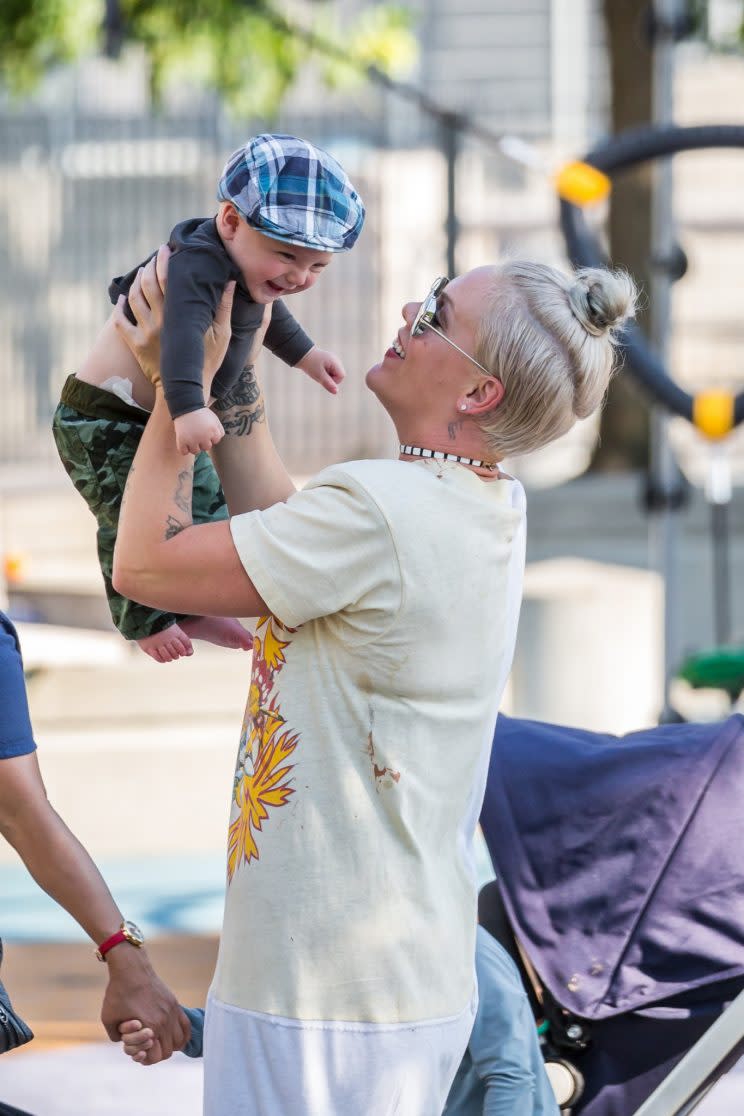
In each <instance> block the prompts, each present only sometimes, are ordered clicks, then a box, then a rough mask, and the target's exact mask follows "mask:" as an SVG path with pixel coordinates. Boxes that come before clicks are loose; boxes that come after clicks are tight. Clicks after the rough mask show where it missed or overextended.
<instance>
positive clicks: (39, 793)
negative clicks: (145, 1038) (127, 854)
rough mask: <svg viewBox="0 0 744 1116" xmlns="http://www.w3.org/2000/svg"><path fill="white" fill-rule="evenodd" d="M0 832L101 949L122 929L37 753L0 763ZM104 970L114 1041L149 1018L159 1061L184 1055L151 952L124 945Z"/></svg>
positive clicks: (180, 1030) (174, 1008) (174, 1009)
mask: <svg viewBox="0 0 744 1116" xmlns="http://www.w3.org/2000/svg"><path fill="white" fill-rule="evenodd" d="M0 833H2V835H3V837H5V838H6V840H7V841H8V842H9V843H10V844H11V845H12V846H13V848H14V849H15V850H16V852H17V853H18V854H19V856H20V857H21V859H22V861H23V863H24V864H25V865H26V867H27V868H28V870H29V872H30V873H31V875H32V876H33V878H34V879H35V880H36V882H37V883H38V884H39V886H40V887H42V888H43V889H44V891H46V892H47V894H48V895H50V896H51V897H52V899H54V900H55V901H56V902H57V903H59V904H60V906H62V907H64V908H65V910H66V911H68V912H69V913H70V914H71V915H72V917H73V918H74V919H75V921H76V922H77V923H79V925H80V926H81V927H82V928H83V930H85V932H86V934H88V936H89V937H90V938H91V940H92V941H93V942H95V943H96V944H100V943H101V942H102V941H104V940H105V939H106V938H108V937H110V936H111V934H114V933H115V932H116V931H117V930H118V929H119V926H120V924H121V921H122V916H121V912H120V911H119V908H118V907H117V905H116V903H115V902H114V900H113V898H112V896H111V893H110V891H109V889H108V888H107V886H106V884H105V882H104V880H103V878H102V876H101V874H100V872H99V871H98V869H97V868H96V866H95V864H94V863H93V861H92V860H91V858H90V856H89V855H88V853H87V852H86V851H85V849H84V848H83V846H82V845H81V844H80V842H79V841H78V840H77V838H76V837H75V836H74V835H73V834H72V833H71V832H70V830H69V829H68V828H67V826H66V825H65V823H64V822H63V821H62V819H61V818H60V816H59V815H58V814H57V813H56V812H55V810H53V809H52V806H51V805H50V803H49V800H48V799H47V796H46V790H45V788H44V783H43V780H42V777H41V772H40V771H39V765H38V762H37V759H36V753H35V752H30V753H28V754H27V755H22V756H14V757H11V758H6V759H1V760H0ZM92 963H94V964H95V962H94V961H93V960H92ZM106 967H107V974H108V987H107V989H106V994H105V997H104V1002H103V1009H102V1012H101V1019H102V1021H103V1024H104V1026H105V1027H106V1030H107V1032H108V1034H109V1037H110V1038H112V1039H114V1040H118V1039H119V1033H118V1024H119V1023H120V1022H121V1021H122V1020H123V1019H129V1018H132V1017H136V1018H138V1019H145V1018H147V1019H148V1020H151V1023H150V1024H149V1025H150V1026H151V1027H152V1029H153V1031H154V1032H155V1034H156V1035H157V1036H158V1039H159V1052H160V1056H161V1057H166V1058H167V1057H169V1056H170V1055H171V1054H172V1053H173V1051H174V1050H180V1049H181V1047H182V1046H183V1044H184V1042H185V1041H186V1040H187V1038H188V1023H187V1021H186V1020H185V1019H184V1017H183V1013H182V1012H181V1010H180V1008H179V1007H178V1002H177V1001H176V999H175V997H174V996H173V994H172V993H171V992H170V991H169V990H168V989H167V988H166V986H165V985H164V984H163V983H162V981H161V980H160V979H159V978H158V977H157V976H156V974H155V972H154V971H153V969H152V967H151V965H150V961H149V959H148V957H147V953H146V952H145V950H144V949H143V948H139V949H137V948H134V947H133V946H131V945H128V944H127V943H122V944H121V945H118V946H116V947H115V948H114V949H112V950H110V951H109V952H108V953H107V954H106Z"/></svg>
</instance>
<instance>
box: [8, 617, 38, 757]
mask: <svg viewBox="0 0 744 1116" xmlns="http://www.w3.org/2000/svg"><path fill="white" fill-rule="evenodd" d="M35 748H36V744H35V743H34V737H33V732H32V730H31V718H30V717H29V712H28V700H27V698H26V683H25V680H24V677H23V662H22V660H21V650H20V647H19V644H18V636H17V635H16V631H15V628H14V627H13V625H12V624H11V623H10V621H9V620H8V618H7V617H6V616H5V615H4V614H3V613H1V612H0V759H9V758H10V757H11V756H25V755H27V754H28V753H29V752H33V751H34V750H35Z"/></svg>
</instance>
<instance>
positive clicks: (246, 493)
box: [212, 368, 296, 515]
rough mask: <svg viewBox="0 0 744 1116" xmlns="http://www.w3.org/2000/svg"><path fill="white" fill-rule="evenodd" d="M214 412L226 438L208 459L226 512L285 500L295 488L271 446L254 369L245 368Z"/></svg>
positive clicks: (277, 454) (262, 398)
mask: <svg viewBox="0 0 744 1116" xmlns="http://www.w3.org/2000/svg"><path fill="white" fill-rule="evenodd" d="M212 410H213V411H214V412H215V414H216V415H217V418H218V419H219V420H220V422H221V423H222V426H223V428H224V430H225V437H224V438H223V439H222V441H221V442H218V444H217V445H216V446H214V447H213V448H212V459H213V461H214V463H215V466H216V468H217V472H218V474H219V478H220V481H221V483H222V490H223V492H224V493H225V499H226V500H227V506H228V508H229V509H230V514H231V515H240V513H241V512H246V511H253V510H254V509H255V508H270V507H271V506H272V504H279V503H282V502H283V501H284V500H286V499H288V497H290V496H291V495H292V493H293V492H294V491H296V490H295V486H294V483H293V481H292V478H291V477H290V475H289V473H288V472H287V470H286V468H285V467H284V462H283V461H282V459H281V457H280V456H279V452H278V450H277V448H276V446H275V445H274V439H273V438H272V436H271V431H270V429H269V424H268V420H267V418H266V407H265V405H264V397H263V392H262V390H261V385H260V383H259V382H258V378H257V376H256V373H255V370H254V369H253V368H245V369H244V370H243V373H242V375H241V377H240V379H239V380H238V382H237V383H236V384H235V386H234V387H233V388H232V390H231V391H230V392H229V393H228V394H227V395H226V396H224V397H223V398H222V399H220V400H217V401H215V403H214V404H213V405H212Z"/></svg>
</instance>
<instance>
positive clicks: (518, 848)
mask: <svg viewBox="0 0 744 1116" xmlns="http://www.w3.org/2000/svg"><path fill="white" fill-rule="evenodd" d="M742 803H744V717H742V716H732V717H730V718H729V719H728V720H727V721H725V722H722V723H718V724H712V725H694V724H675V725H663V726H659V727H657V728H652V729H648V730H646V731H643V732H637V733H632V734H630V735H628V736H625V737H622V738H619V737H615V736H610V735H604V734H600V733H594V732H587V731H583V730H580V729H572V728H567V727H563V726H559V725H551V724H543V723H540V722H537V721H526V720H519V719H515V718H510V717H505V716H499V719H498V724H497V728H496V734H495V737H494V746H493V751H492V755H491V763H490V769H489V775H488V783H487V787H486V794H485V800H484V804H483V812H482V815H481V826H482V829H483V833H484V836H485V839H486V844H487V846H488V849H489V852H490V854H491V859H492V861H493V864H494V869H495V872H496V875H497V882H496V883H495V884H494V885H489V886H487V887H486V888H485V889H484V891H483V892H482V894H481V903H480V918H481V922H482V923H483V925H484V926H485V928H486V929H487V930H489V931H490V932H491V933H492V934H493V935H494V937H496V938H497V939H498V940H499V941H500V942H501V943H502V945H504V946H505V948H506V949H508V950H509V952H510V953H511V954H512V957H513V958H514V960H515V961H516V962H517V964H518V967H520V970H521V972H522V976H523V980H524V981H525V987H526V988H527V991H528V995H529V996H530V999H531V1001H532V1004H533V1009H534V1011H535V1015H536V1017H537V1018H538V1019H543V1020H544V1021H545V1022H544V1023H543V1026H542V1028H541V1029H542V1030H543V1031H544V1032H545V1033H544V1036H543V1041H544V1054H545V1057H546V1062H548V1063H550V1065H549V1070H550V1071H551V1080H553V1081H556V1080H557V1081H559V1083H560V1086H561V1088H562V1089H563V1096H562V1097H561V1098H560V1101H559V1103H561V1105H562V1111H564V1112H566V1113H569V1112H570V1113H571V1114H572V1116H630V1114H632V1113H634V1112H635V1111H636V1109H637V1108H638V1107H639V1106H640V1104H641V1103H642V1102H643V1101H644V1100H645V1099H646V1098H647V1097H648V1096H649V1095H650V1094H651V1093H652V1092H653V1090H654V1089H655V1088H656V1086H657V1085H658V1084H659V1082H660V1081H661V1080H663V1079H664V1078H665V1077H666V1076H667V1074H668V1073H669V1072H670V1070H671V1069H672V1068H673V1067H674V1065H675V1064H676V1063H677V1062H678V1061H679V1060H680V1059H681V1058H682V1057H683V1055H684V1054H685V1053H686V1052H687V1050H688V1049H689V1048H690V1047H691V1046H692V1045H693V1044H694V1043H695V1042H696V1041H697V1040H698V1038H699V1037H700V1036H701V1035H702V1034H703V1033H704V1032H705V1031H706V1030H707V1028H708V1027H709V1026H710V1025H711V1023H713V1022H714V1020H715V1019H716V1018H717V1017H718V1016H719V1015H720V1014H721V1013H722V1012H723V1011H724V1009H725V1008H726V1007H727V1005H728V1004H729V1003H730V1002H731V1001H732V1000H733V999H734V998H735V997H736V996H737V995H738V993H739V992H741V991H742V989H744V853H742V817H743V807H742ZM741 1054H744V1043H742V1044H740V1045H739V1046H738V1047H737V1049H736V1051H734V1052H733V1053H732V1056H731V1058H730V1059H729V1061H728V1062H727V1064H726V1065H724V1066H722V1067H720V1070H719V1076H720V1073H722V1072H724V1071H725V1069H727V1068H729V1066H730V1065H731V1064H733V1062H734V1061H736V1059H737V1057H738V1056H740V1055H741ZM556 1071H557V1072H558V1077H557V1078H556V1076H555V1073H556ZM561 1074H562V1079H561ZM556 1092H557V1093H558V1089H556Z"/></svg>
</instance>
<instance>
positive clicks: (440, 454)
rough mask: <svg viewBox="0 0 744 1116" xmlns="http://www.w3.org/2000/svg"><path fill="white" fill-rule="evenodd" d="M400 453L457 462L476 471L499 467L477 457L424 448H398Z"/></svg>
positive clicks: (402, 446)
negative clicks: (470, 466)
mask: <svg viewBox="0 0 744 1116" xmlns="http://www.w3.org/2000/svg"><path fill="white" fill-rule="evenodd" d="M398 450H399V452H400V453H405V454H407V456H409V457H433V458H435V459H436V460H437V461H456V462H458V464H460V465H472V466H473V467H474V468H475V469H493V470H496V469H498V465H497V464H494V463H492V462H490V461H479V460H478V458H477V457H463V456H462V455H461V454H459V453H445V452H444V450H432V449H424V447H423V446H404V445H400V446H399V447H398Z"/></svg>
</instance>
